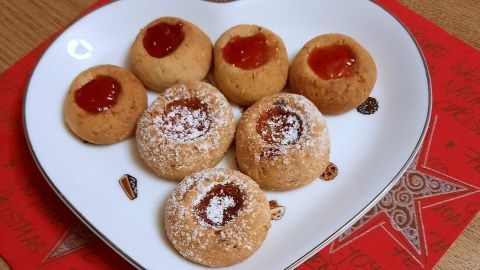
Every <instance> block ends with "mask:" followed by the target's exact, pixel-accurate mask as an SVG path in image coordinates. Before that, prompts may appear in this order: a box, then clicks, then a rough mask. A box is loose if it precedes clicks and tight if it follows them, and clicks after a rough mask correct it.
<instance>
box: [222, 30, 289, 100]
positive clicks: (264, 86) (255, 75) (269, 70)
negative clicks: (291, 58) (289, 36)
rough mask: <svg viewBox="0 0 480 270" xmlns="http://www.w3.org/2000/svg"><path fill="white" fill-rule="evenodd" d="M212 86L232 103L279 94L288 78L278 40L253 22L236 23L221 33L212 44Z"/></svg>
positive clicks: (283, 50) (286, 64) (281, 48)
mask: <svg viewBox="0 0 480 270" xmlns="http://www.w3.org/2000/svg"><path fill="white" fill-rule="evenodd" d="M213 55H214V80H215V85H216V86H217V87H218V89H219V90H220V91H222V93H223V94H224V95H225V96H226V97H227V98H228V99H229V100H231V101H232V102H234V103H237V104H239V105H245V106H247V105H252V104H253V103H255V101H257V100H258V99H260V98H262V97H265V96H269V95H272V94H276V93H279V92H280V91H281V90H282V89H283V88H284V86H285V84H286V82H287V78H288V56H287V51H286V49H285V45H284V44H283V41H282V39H281V38H280V37H279V36H277V35H276V34H274V33H273V32H272V31H270V30H268V29H266V28H264V27H261V26H257V25H238V26H235V27H232V28H230V29H229V30H227V31H226V32H225V33H223V34H222V35H221V36H220V38H219V39H218V40H217V42H216V43H215V47H214V52H213Z"/></svg>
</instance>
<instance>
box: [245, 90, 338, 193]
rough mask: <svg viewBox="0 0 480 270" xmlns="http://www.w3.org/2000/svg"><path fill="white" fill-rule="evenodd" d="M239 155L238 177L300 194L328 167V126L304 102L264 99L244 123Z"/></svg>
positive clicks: (291, 96)
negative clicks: (299, 190)
mask: <svg viewBox="0 0 480 270" xmlns="http://www.w3.org/2000/svg"><path fill="white" fill-rule="evenodd" d="M236 153H237V161H238V166H239V168H240V171H241V172H243V173H245V174H246V175H248V176H250V177H251V178H252V179H253V180H255V181H256V182H257V183H258V184H259V185H260V186H261V187H262V188H265V189H271V190H289V189H294V188H298V187H301V186H304V185H306V184H308V183H310V182H312V181H313V180H314V179H315V178H317V177H318V176H319V175H321V174H322V172H323V171H324V170H325V168H326V167H327V165H328V160H329V155H330V137H329V134H328V129H327V124H326V122H325V120H324V119H323V116H322V114H321V113H320V112H319V111H318V109H317V108H316V107H315V105H314V104H313V103H312V102H310V101H309V100H308V99H307V98H305V97H303V96H300V95H296V94H285V93H283V94H277V95H273V96H269V97H265V98H263V99H261V100H259V101H258V102H257V103H255V104H254V105H252V106H251V107H250V108H248V110H247V111H246V112H245V113H244V114H243V116H242V118H241V119H240V121H239V123H238V125H237V134H236Z"/></svg>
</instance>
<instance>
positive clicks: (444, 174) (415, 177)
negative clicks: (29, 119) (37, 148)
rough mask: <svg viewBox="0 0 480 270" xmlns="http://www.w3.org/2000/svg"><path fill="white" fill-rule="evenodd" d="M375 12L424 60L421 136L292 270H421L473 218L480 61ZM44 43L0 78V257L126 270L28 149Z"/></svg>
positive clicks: (25, 265) (410, 15)
mask: <svg viewBox="0 0 480 270" xmlns="http://www.w3.org/2000/svg"><path fill="white" fill-rule="evenodd" d="M105 2H108V1H106V0H101V1H98V2H97V3H96V4H95V5H93V6H92V7H91V8H90V9H93V8H95V7H98V6H99V5H101V4H103V3H105ZM376 2H377V3H378V4H380V5H381V6H383V7H384V8H385V9H386V10H388V11H389V12H391V13H392V14H393V15H394V16H396V17H397V18H398V19H399V20H400V21H402V22H403V23H404V24H405V26H406V27H407V28H408V29H409V30H410V31H411V32H412V33H413V35H414V36H415V38H416V39H417V41H418V43H419V45H420V47H421V48H422V50H423V53H424V55H425V58H426V60H427V63H428V67H429V69H430V74H431V80H432V88H433V110H432V117H431V122H430V126H429V131H428V133H427V136H426V139H425V142H424V144H423V147H422V149H421V151H420V153H419V155H418V156H417V158H416V159H415V161H414V162H413V164H412V165H411V166H410V168H409V169H408V170H407V172H406V173H405V174H404V175H403V176H402V177H401V179H400V181H399V182H398V184H396V185H395V186H394V187H393V189H392V190H391V191H390V192H389V193H388V194H387V195H386V196H385V197H384V198H383V199H382V200H381V201H380V202H379V203H378V204H377V205H376V206H374V207H373V208H372V210H370V211H369V212H368V213H367V214H366V215H365V216H364V217H362V218H361V219H360V220H359V221H358V222H357V223H356V224H354V225H353V226H352V227H351V228H350V229H349V230H347V231H346V232H345V233H344V234H342V235H341V236H340V237H338V238H337V239H336V240H335V241H334V242H333V243H331V244H330V245H328V246H327V247H326V248H324V249H323V250H321V251H320V252H318V253H317V254H316V255H314V256H313V257H311V258H310V259H309V260H307V261H306V262H305V263H303V264H302V265H301V266H299V269H357V268H358V269H369V268H371V269H409V268H412V269H422V268H425V269H430V268H432V267H433V266H434V265H435V263H436V262H437V261H438V260H439V259H440V257H441V256H442V255H443V254H444V253H445V251H446V250H447V249H448V247H449V246H450V245H451V243H453V241H454V240H455V239H456V238H457V237H458V235H459V234H460V233H461V232H462V230H463V229H464V228H465V226H466V225H467V224H468V223H469V222H470V220H471V219H472V218H473V216H475V214H476V213H477V212H478V211H479V210H480V138H479V137H480V65H479V63H480V53H479V51H478V50H475V49H474V48H472V47H470V46H468V45H467V44H465V43H463V42H462V41H460V40H458V39H457V38H455V37H453V36H451V35H450V34H448V33H447V32H445V31H444V30H442V29H440V28H439V27H437V26H436V25H434V24H432V23H431V22H429V21H427V20H425V19H424V18H422V17H421V16H419V15H417V14H415V13H414V12H412V11H411V10H409V9H407V8H405V7H404V6H402V5H400V4H399V3H397V2H396V1H392V0H377V1H376ZM90 9H89V10H90ZM51 42H52V39H48V40H46V41H45V42H43V43H42V44H41V45H40V46H39V47H38V48H36V49H35V50H33V51H32V52H30V53H29V54H27V55H26V56H25V57H24V58H22V59H21V60H20V61H19V62H18V63H16V64H15V65H13V66H12V67H11V68H10V69H8V70H7V71H6V72H4V73H3V74H2V75H0V91H1V93H2V98H1V99H0V140H1V142H2V143H1V145H0V173H1V175H2V181H1V185H0V239H1V241H0V254H1V256H2V257H3V258H4V259H5V260H6V261H7V263H8V264H9V265H10V266H11V267H12V268H13V269H93V268H94V269H131V268H133V267H132V266H130V265H129V264H128V263H127V262H126V261H124V260H123V259H122V258H121V257H120V256H119V255H117V254H116V253H115V252H114V251H113V250H111V249H110V248H109V247H108V246H106V245H105V244H104V243H103V242H102V241H101V240H99V239H98V238H97V237H96V236H95V235H94V234H93V233H92V232H90V231H89V229H87V228H86V227H85V226H84V225H83V224H82V223H81V222H80V221H79V220H78V219H77V218H76V217H75V216H74V215H73V214H72V213H71V212H70V210H69V209H68V208H67V207H66V206H64V205H63V203H62V202H61V201H60V199H59V198H57V196H56V195H55V193H54V192H53V191H52V190H51V189H50V187H49V186H48V184H47V182H46V181H45V180H44V179H43V176H42V175H41V173H40V172H39V170H38V169H37V167H36V165H35V162H34V161H33V159H32V157H31V155H30V152H29V149H28V147H27V143H26V140H25V137H24V131H23V124H22V102H23V97H24V94H25V87H26V84H27V81H28V79H29V76H30V74H31V73H32V71H33V68H34V66H35V64H36V62H37V60H38V59H39V57H40V56H41V54H42V53H43V52H44V51H45V49H46V48H47V46H48V45H49V44H50V43H51ZM380 247H381V248H380Z"/></svg>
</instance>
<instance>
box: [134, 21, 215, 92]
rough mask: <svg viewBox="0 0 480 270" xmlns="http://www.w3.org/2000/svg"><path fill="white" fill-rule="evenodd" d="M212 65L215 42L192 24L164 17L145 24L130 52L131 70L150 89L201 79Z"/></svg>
mask: <svg viewBox="0 0 480 270" xmlns="http://www.w3.org/2000/svg"><path fill="white" fill-rule="evenodd" d="M211 64H212V42H211V40H210V38H209V37H208V36H207V35H206V34H205V33H204V32H203V31H202V30H201V29H200V28H198V27H197V26H195V25H194V24H193V23H190V22H188V21H186V20H183V19H179V18H175V17H162V18H159V19H156V20H154V21H153V22H151V23H149V24H148V25H146V26H145V27H144V28H143V29H142V30H141V31H140V32H139V33H138V35H137V37H136V39H135V41H134V42H133V45H132V48H131V51H130V67H131V69H132V71H133V73H135V75H137V76H138V78H140V80H141V81H142V82H143V83H144V84H145V86H146V87H148V88H149V89H151V90H155V91H159V92H161V91H163V90H165V89H166V88H168V87H170V86H172V85H174V84H176V83H178V82H180V81H186V80H202V79H203V78H204V77H205V76H206V75H207V73H208V71H209V69H210V66H211Z"/></svg>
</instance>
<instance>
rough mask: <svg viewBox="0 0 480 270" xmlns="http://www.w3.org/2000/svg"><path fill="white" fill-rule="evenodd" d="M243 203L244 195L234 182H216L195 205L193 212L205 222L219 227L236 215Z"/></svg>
mask: <svg viewBox="0 0 480 270" xmlns="http://www.w3.org/2000/svg"><path fill="white" fill-rule="evenodd" d="M243 205H244V195H243V192H242V190H241V189H240V188H239V187H238V186H237V185H236V184H233V183H226V184H217V185H215V186H213V187H212V189H211V190H210V191H208V192H207V194H205V196H204V197H203V198H202V200H201V201H200V202H199V203H198V204H197V205H196V206H195V212H196V213H197V215H198V217H199V218H201V220H202V221H204V222H205V223H207V224H209V225H211V226H215V227H219V226H224V225H225V224H227V223H228V222H230V221H231V220H232V219H234V218H235V217H237V216H238V212H239V211H240V210H241V209H242V207H243Z"/></svg>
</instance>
